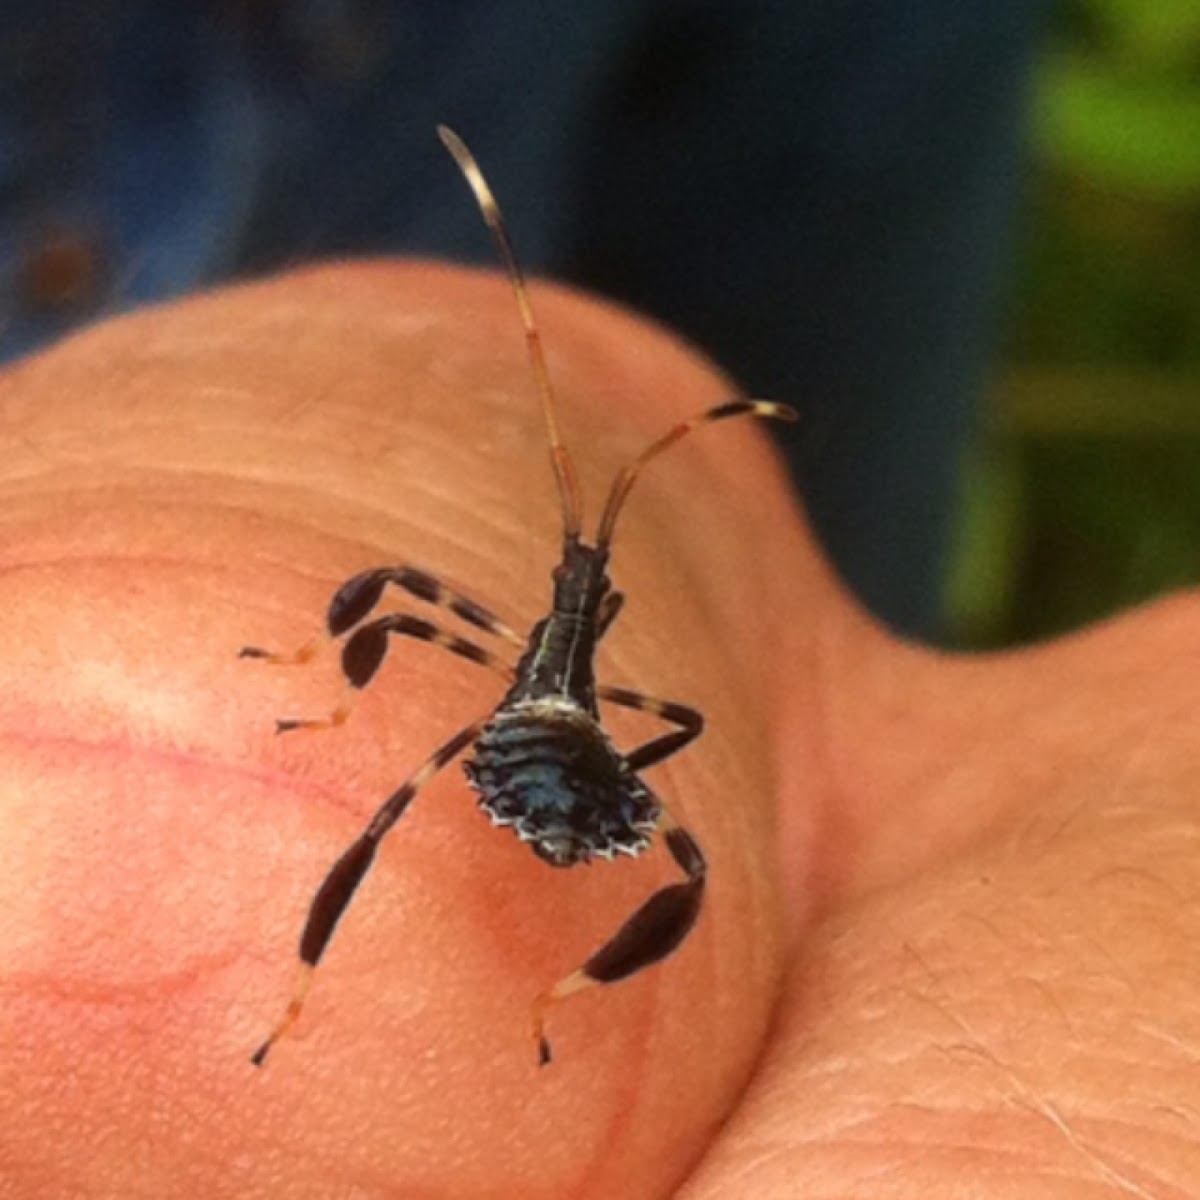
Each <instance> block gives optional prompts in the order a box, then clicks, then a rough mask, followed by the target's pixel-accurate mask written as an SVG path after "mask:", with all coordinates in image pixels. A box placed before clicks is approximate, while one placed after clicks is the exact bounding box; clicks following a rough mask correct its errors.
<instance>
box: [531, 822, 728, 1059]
mask: <svg viewBox="0 0 1200 1200" xmlns="http://www.w3.org/2000/svg"><path fill="white" fill-rule="evenodd" d="M663 833H664V836H665V838H666V843H667V848H668V849H669V850H670V851H671V854H672V856H673V857H674V859H675V861H676V862H677V863H678V864H679V865H680V867H682V868H683V872H684V874H685V875H686V876H687V879H686V880H685V881H684V882H683V883H673V884H670V885H669V886H668V887H665V888H660V889H659V890H658V891H657V892H655V893H654V894H653V895H652V896H651V897H650V899H649V900H647V901H646V903H645V904H643V905H642V907H641V908H639V909H638V910H637V912H635V913H634V914H633V916H632V917H630V918H629V920H628V921H626V922H625V924H624V925H622V926H621V928H620V929H619V930H618V931H617V933H616V935H615V936H614V937H613V938H611V939H610V940H609V941H607V942H606V943H605V944H604V945H603V946H601V947H600V949H599V950H597V951H596V953H595V954H593V955H592V957H591V958H589V959H588V960H587V962H585V963H584V964H583V966H582V967H580V968H579V969H578V970H577V971H572V972H571V974H570V975H567V976H564V977H563V978H562V979H560V980H559V981H558V982H557V983H556V984H555V985H554V986H553V987H552V988H550V990H549V991H546V992H543V993H542V994H541V995H540V996H538V997H537V999H536V1000H534V1002H533V1010H532V1020H533V1039H534V1042H535V1043H536V1044H537V1048H538V1065H539V1066H543V1067H544V1066H547V1065H548V1064H549V1062H550V1059H551V1052H550V1042H549V1040H548V1039H547V1037H546V1014H547V1013H548V1012H549V1011H550V1009H551V1008H552V1007H553V1006H554V1005H555V1004H557V1003H558V1002H559V1001H560V1000H565V999H566V998H567V997H568V996H573V995H575V993H576V992H582V991H584V990H585V989H587V988H590V987H594V986H595V985H596V984H598V983H616V982H617V980H618V979H626V978H628V977H629V976H630V975H633V974H635V973H636V972H637V971H640V970H642V968H643V967H648V966H651V965H652V964H654V963H656V962H658V961H659V960H660V959H663V958H666V956H667V955H668V954H670V953H671V951H672V950H675V949H676V948H677V947H678V946H679V944H680V943H681V942H682V941H683V939H684V938H685V937H687V935H688V933H689V932H690V931H691V928H692V926H693V925H694V924H695V923H696V917H697V916H699V914H700V903H701V901H702V900H703V899H704V880H705V875H706V870H707V868H706V865H705V862H704V855H703V854H702V853H701V851H700V847H699V846H698V845H697V844H696V840H695V838H693V837H692V835H691V834H690V833H688V831H687V830H686V829H684V828H683V827H682V826H681V825H678V824H676V822H675V821H674V819H673V818H672V817H671V816H670V814H669V813H668V814H664V820H663Z"/></svg>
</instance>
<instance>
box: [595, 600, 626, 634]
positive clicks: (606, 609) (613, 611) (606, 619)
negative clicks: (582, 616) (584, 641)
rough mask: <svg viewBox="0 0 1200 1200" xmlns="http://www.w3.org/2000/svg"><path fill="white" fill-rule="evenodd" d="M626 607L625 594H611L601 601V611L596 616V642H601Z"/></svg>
mask: <svg viewBox="0 0 1200 1200" xmlns="http://www.w3.org/2000/svg"><path fill="white" fill-rule="evenodd" d="M624 607H625V595H624V593H623V592H609V593H608V595H607V596H605V597H604V599H603V600H601V601H600V611H599V612H598V613H597V614H596V641H599V640H600V639H601V638H602V637H603V636H604V635H605V634H606V633H607V632H608V631H609V630H610V629H611V628H612V623H613V622H614V621H615V620H616V619H617V617H618V616H620V613H621V609H623V608H624Z"/></svg>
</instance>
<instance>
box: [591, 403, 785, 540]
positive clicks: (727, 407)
mask: <svg viewBox="0 0 1200 1200" xmlns="http://www.w3.org/2000/svg"><path fill="white" fill-rule="evenodd" d="M729 417H770V418H773V419H775V420H778V421H794V420H796V410H795V409H793V408H789V407H788V406H787V405H786V404H774V403H772V402H771V401H769V400H727V401H726V402H725V403H724V404H717V405H715V406H714V407H712V408H708V409H705V410H704V412H701V413H697V414H696V415H695V416H694V417H689V418H688V419H687V420H686V421H680V422H679V424H678V425H676V426H674V428H672V429H670V430H668V432H667V433H665V434H663V436H662V437H660V438H659V439H658V440H657V441H655V442H651V443H650V445H649V446H647V447H646V449H645V450H643V451H642V452H641V454H639V455H638V456H637V458H635V459H634V460H633V462H631V463H630V464H629V465H628V466H627V467H624V468H623V469H622V470H621V471H620V472H618V474H617V477H616V479H614V480H613V483H612V487H611V488H610V489H609V493H608V499H607V501H605V504H604V513H603V515H602V516H601V518H600V528H599V529H598V530H597V533H596V545H597V546H598V547H601V548H603V547H607V546H609V545H611V543H612V536H613V528H614V527H615V526H616V523H617V516H618V515H619V514H620V512H621V509H622V507H623V506H624V504H625V500H626V498H627V497H628V495H629V492H630V489H631V488H632V487H633V485H634V482H635V480H636V479H637V477H638V475H640V474H641V471H642V468H643V467H644V466H645V465H646V464H647V463H648V462H649V461H650V460H651V459H652V458H657V457H658V456H659V455H660V454H661V453H662V452H663V451H664V450H666V449H668V448H669V447H671V446H673V445H675V443H676V442H677V441H679V440H680V438H683V437H686V436H687V435H688V434H689V433H691V432H692V430H693V429H699V428H700V426H702V425H709V424H711V423H712V422H713V421H724V420H727V419H728V418H729Z"/></svg>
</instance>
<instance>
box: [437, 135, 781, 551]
mask: <svg viewBox="0 0 1200 1200" xmlns="http://www.w3.org/2000/svg"><path fill="white" fill-rule="evenodd" d="M437 132H438V137H440V138H441V139H442V145H444V146H445V147H446V149H447V150H448V151H449V152H450V155H451V157H452V158H453V159H454V161H455V163H457V164H458V169H459V170H460V171H461V172H462V174H463V178H464V179H466V181H467V184H468V185H469V186H470V188H471V191H472V192H474V194H475V201H476V203H477V204H478V205H479V211H480V212H481V213H482V214H483V219H484V221H485V222H486V223H487V227H488V229H490V230H491V232H492V237H493V238H494V240H495V242H496V248H497V250H499V252H500V260H501V261H502V262H503V263H504V270H505V272H506V273H507V275H508V281H509V283H510V284H512V289H513V293H514V294H515V296H516V298H517V308H518V310H519V311H520V314H521V324H522V325H524V327H525V345H526V348H527V349H528V351H529V362H530V365H531V366H532V367H533V376H534V379H536V381H537V385H538V392H539V393H540V395H541V400H542V413H543V415H544V416H545V418H546V435H547V437H548V439H549V441H550V462H551V465H552V466H553V467H554V477H555V479H556V480H557V482H558V497H559V501H560V503H561V505H562V523H563V537H564V538H566V539H571V540H577V539H578V538H579V535H580V531H581V529H582V527H583V504H582V501H581V498H580V492H579V479H578V477H577V475H576V473H575V463H574V462H573V461H572V459H571V454H570V451H568V449H567V447H566V445H565V443H564V442H563V440H562V436H561V434H560V433H559V430H558V417H557V414H556V411H555V399H554V387H553V385H552V384H551V382H550V373H549V372H548V371H547V370H546V358H545V355H544V354H543V352H542V339H541V336H540V335H539V334H538V328H537V323H536V322H535V321H534V319H533V306H532V304H530V302H529V289H528V287H527V286H526V284H525V276H524V274H523V273H522V271H521V267H520V264H519V263H518V262H517V256H516V254H515V253H514V252H513V248H512V241H511V240H510V239H509V236H508V229H507V228H506V227H505V224H504V217H503V215H502V214H501V212H500V206H499V205H498V204H497V203H496V197H495V196H493V195H492V189H491V188H490V187H488V184H487V180H486V179H484V177H483V172H482V171H481V170H480V169H479V164H478V163H477V162H476V161H475V157H474V155H472V153H471V152H470V150H468V149H467V147H466V145H465V144H464V143H463V140H462V138H460V137H459V136H458V134H456V133H455V132H454V130H452V129H449V128H447V126H445V125H439V126H438V127H437ZM743 416H747V417H771V418H774V419H776V420H780V421H794V420H796V412H795V410H794V409H792V408H789V407H788V406H787V405H785V404H775V403H773V402H771V401H769V400H727V401H725V402H724V403H722V404H717V405H715V406H714V407H712V408H708V409H705V410H704V411H703V412H701V413H697V414H696V415H695V416H693V417H689V418H688V419H687V420H686V421H681V422H680V423H679V424H678V425H675V426H674V427H672V428H671V429H670V430H668V432H667V433H665V434H664V435H663V436H662V437H660V438H659V439H658V440H657V441H655V442H652V443H651V444H650V445H649V446H648V447H647V448H646V449H645V450H643V451H642V453H641V454H639V455H638V456H637V458H635V459H634V460H633V462H631V463H630V464H629V465H628V466H627V467H625V468H623V469H622V470H621V471H619V472H618V473H617V477H616V478H615V479H614V480H613V483H612V487H611V489H610V490H609V493H608V499H607V501H606V502H605V505H604V512H603V514H602V515H601V517H600V525H599V528H598V529H597V532H596V546H597V547H598V548H607V547H608V546H610V545H611V544H612V537H613V530H614V528H615V527H616V523H617V517H618V515H619V514H620V512H621V509H622V507H623V506H624V504H625V500H626V497H628V495H629V492H630V490H631V489H632V487H633V485H634V482H635V481H636V479H637V477H638V475H640V474H641V471H642V468H643V467H644V466H645V465H646V464H647V463H648V462H649V461H650V460H651V459H653V458H657V457H658V455H660V454H661V453H662V452H663V451H664V450H666V449H668V448H669V447H671V446H673V445H674V444H675V443H676V442H677V441H679V440H680V438H682V437H685V436H686V435H687V434H689V433H691V432H692V430H693V429H698V428H700V426H702V425H708V424H711V423H712V422H713V421H724V420H727V419H728V418H729V417H743Z"/></svg>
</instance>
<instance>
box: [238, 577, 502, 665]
mask: <svg viewBox="0 0 1200 1200" xmlns="http://www.w3.org/2000/svg"><path fill="white" fill-rule="evenodd" d="M389 583H394V584H395V585H396V586H397V587H400V588H403V589H404V590H405V591H406V592H408V593H409V595H411V596H415V597H416V598H417V599H418V600H424V601H425V602H426V603H427V604H434V605H437V607H439V608H446V609H449V610H450V612H452V613H454V615H455V616H456V617H460V618H461V619H462V620H464V621H466V622H467V623H468V624H469V625H474V626H475V628H476V629H482V630H483V631H484V632H485V633H490V634H492V635H493V636H495V637H499V638H503V639H504V640H505V641H506V642H510V643H511V644H512V645H514V646H520V647H521V648H522V649H524V647H525V639H524V638H522V637H520V636H519V635H518V634H517V633H515V632H514V631H513V630H511V629H510V628H509V627H508V626H507V625H505V624H504V622H503V621H501V620H500V618H499V617H497V616H496V615H495V614H494V613H492V612H490V611H489V610H488V609H486V608H484V607H483V605H482V604H477V603H476V602H475V601H474V600H472V599H471V598H470V597H469V596H464V595H463V594H462V592H459V591H455V590H454V589H453V588H451V587H448V586H447V585H446V584H444V583H442V581H441V580H440V579H438V578H437V577H436V576H434V575H430V574H429V573H428V572H427V571H421V570H418V569H417V568H416V567H408V566H398V567H376V568H375V569H373V570H370V571H362V572H360V573H359V574H357V575H355V576H353V577H352V578H350V579H347V580H346V582H345V583H343V584H342V586H341V587H340V588H338V590H337V591H336V592H335V593H334V596H333V599H332V600H331V601H330V602H329V612H328V614H327V615H326V618H325V625H326V632H325V633H324V634H315V635H314V636H313V637H311V638H309V639H308V641H306V642H305V643H304V644H303V645H302V646H300V647H298V648H297V649H295V650H291V651H276V650H264V649H263V648H262V647H261V646H243V647H242V649H241V650H240V651H239V652H238V657H239V658H259V659H262V660H264V661H265V662H269V663H271V664H272V665H274V666H295V665H299V664H303V663H306V662H308V661H309V660H310V659H311V658H313V656H314V655H315V654H316V653H317V651H318V650H319V649H320V648H321V644H322V642H324V641H327V640H332V639H333V638H338V637H341V635H342V634H343V633H346V632H348V631H349V630H350V629H351V628H353V627H354V626H355V625H357V624H358V623H359V622H360V621H361V620H363V619H364V618H365V617H367V616H369V615H370V613H371V610H372V609H373V608H374V607H375V606H376V605H377V604H378V603H379V600H380V597H381V596H382V595H383V589H384V587H385V586H386V585H387V584H389Z"/></svg>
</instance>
